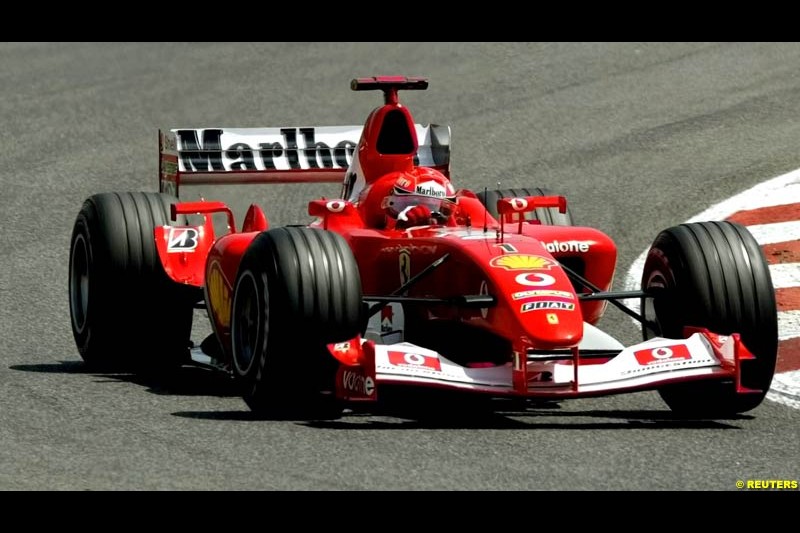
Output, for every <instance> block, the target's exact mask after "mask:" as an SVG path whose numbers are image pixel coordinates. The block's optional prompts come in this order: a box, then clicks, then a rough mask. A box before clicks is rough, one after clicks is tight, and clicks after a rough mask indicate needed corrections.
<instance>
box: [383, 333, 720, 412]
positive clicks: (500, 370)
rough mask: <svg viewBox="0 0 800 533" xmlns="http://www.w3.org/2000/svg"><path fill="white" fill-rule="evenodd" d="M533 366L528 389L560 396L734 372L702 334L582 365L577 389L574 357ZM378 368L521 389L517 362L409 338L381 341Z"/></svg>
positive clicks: (471, 386)
mask: <svg viewBox="0 0 800 533" xmlns="http://www.w3.org/2000/svg"><path fill="white" fill-rule="evenodd" d="M595 340H597V339H595ZM733 343H734V340H733V339H732V338H728V339H727V340H726V341H725V344H724V345H723V348H722V351H723V353H725V352H728V353H732V350H733ZM590 344H595V343H594V342H592V343H590ZM597 344H603V343H597ZM560 355H563V354H560ZM527 365H528V381H529V383H528V392H530V393H536V392H543V393H547V392H553V393H554V394H553V395H554V396H557V395H558V394H557V393H558V392H559V391H573V392H576V393H578V394H581V393H587V394H590V393H602V392H613V391H617V390H619V391H621V390H625V389H645V388H649V387H654V386H656V385H658V384H659V383H665V382H672V381H679V380H682V379H690V378H698V377H702V376H709V377H710V376H713V375H717V374H718V375H720V376H727V375H730V370H724V369H723V368H722V364H721V362H720V360H719V359H718V358H717V357H716V356H715V355H714V350H713V348H712V346H711V344H710V342H709V341H708V340H707V339H706V337H705V336H703V335H702V334H700V333H695V334H693V335H692V336H691V337H689V338H688V339H681V340H676V339H664V338H660V337H656V338H654V339H651V340H649V341H646V342H643V343H640V344H635V345H633V346H630V347H628V348H624V349H622V350H621V352H620V353H619V355H617V356H616V357H614V358H613V359H611V360H609V361H608V362H605V363H602V364H599V363H598V364H581V365H580V366H579V367H578V387H577V390H575V389H574V388H573V386H574V384H573V379H574V375H575V374H574V366H573V363H572V361H563V360H561V361H546V360H545V361H542V360H541V356H540V355H538V354H537V360H536V361H528V363H527ZM375 368H376V371H377V382H378V385H380V384H381V383H391V384H414V385H428V386H432V387H440V388H452V389H466V390H473V391H476V392H487V393H495V394H501V395H505V394H508V395H511V394H515V391H514V389H513V386H512V370H513V369H512V364H511V363H507V364H505V365H503V366H488V367H485V368H466V367H463V366H461V365H458V364H456V363H454V362H452V361H450V360H449V359H447V358H446V357H444V356H442V355H441V354H438V353H437V352H434V351H433V350H428V349H425V348H422V347H419V346H416V345H414V344H411V343H406V342H401V343H397V344H388V345H376V346H375ZM545 395H546V394H545Z"/></svg>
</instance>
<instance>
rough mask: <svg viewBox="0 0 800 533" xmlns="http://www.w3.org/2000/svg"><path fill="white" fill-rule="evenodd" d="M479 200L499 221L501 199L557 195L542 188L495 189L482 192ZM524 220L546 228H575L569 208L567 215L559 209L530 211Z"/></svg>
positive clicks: (548, 208)
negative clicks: (499, 201) (498, 204)
mask: <svg viewBox="0 0 800 533" xmlns="http://www.w3.org/2000/svg"><path fill="white" fill-rule="evenodd" d="M477 196H478V199H479V200H480V201H481V203H482V204H483V205H484V207H486V210H487V211H489V214H490V215H492V216H493V217H494V218H496V219H498V220H499V217H500V215H499V213H498V212H497V200H500V199H501V198H515V197H524V196H556V194H555V193H553V192H551V191H550V190H549V189H543V188H541V187H531V188H523V189H495V190H489V191H481V192H479V193H477ZM523 215H524V219H525V220H528V221H535V220H538V221H539V222H541V223H542V224H544V225H546V226H573V225H574V224H573V222H572V214H571V213H570V212H569V208H567V212H566V213H559V211H558V208H557V207H542V208H539V209H535V210H533V211H528V212H526V213H524V214H523Z"/></svg>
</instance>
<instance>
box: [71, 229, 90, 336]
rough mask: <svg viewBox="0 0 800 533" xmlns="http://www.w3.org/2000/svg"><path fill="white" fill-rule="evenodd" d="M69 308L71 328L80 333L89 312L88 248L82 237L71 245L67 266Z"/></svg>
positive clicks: (77, 238) (79, 236)
mask: <svg viewBox="0 0 800 533" xmlns="http://www.w3.org/2000/svg"><path fill="white" fill-rule="evenodd" d="M69 308H70V311H71V312H72V313H71V314H72V327H73V328H75V331H77V332H78V333H82V332H83V330H84V328H85V327H86V317H87V315H88V311H89V248H88V247H87V246H86V239H85V238H84V236H83V235H78V236H77V237H76V238H75V241H74V242H73V244H72V259H71V261H70V265H69Z"/></svg>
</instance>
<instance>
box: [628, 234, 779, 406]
mask: <svg viewBox="0 0 800 533" xmlns="http://www.w3.org/2000/svg"><path fill="white" fill-rule="evenodd" d="M642 288H643V289H644V290H646V291H650V292H652V293H653V294H655V298H653V300H652V302H651V303H650V304H648V302H647V299H645V301H643V309H644V314H645V317H646V318H647V319H648V321H654V326H653V328H652V329H650V328H643V333H644V337H645V339H647V338H650V337H652V336H655V335H661V336H664V337H668V338H682V337H683V335H682V329H683V327H684V326H698V327H706V328H708V329H710V330H711V331H714V332H716V333H720V334H730V333H734V332H738V333H740V334H741V335H742V341H743V342H744V344H745V346H746V347H747V349H748V350H750V352H752V353H753V355H755V357H756V359H755V360H752V361H744V362H743V363H742V384H743V385H744V386H746V387H749V388H752V389H758V390H761V391H762V392H761V393H759V394H746V395H740V394H737V393H736V391H735V387H734V384H733V383H732V382H719V383H711V382H690V383H681V384H676V385H671V386H668V387H664V388H662V389H661V390H659V393H660V394H661V397H662V398H663V399H664V401H665V402H666V403H667V405H669V407H670V408H671V409H672V410H673V411H676V412H678V413H681V414H684V415H688V416H726V415H734V414H737V413H743V412H745V411H749V410H751V409H753V408H755V407H757V406H758V405H759V404H760V403H761V402H762V401H763V399H764V396H765V395H766V393H767V391H768V390H769V386H770V383H771V382H772V376H773V374H774V373H775V363H776V359H777V353H778V318H777V308H776V303H775V291H774V289H773V286H772V279H771V277H770V273H769V268H768V265H767V262H766V259H765V258H764V253H763V251H762V250H761V247H760V246H759V244H758V243H757V242H756V240H755V239H754V238H753V236H752V234H751V233H750V232H749V231H748V230H747V229H746V228H745V227H743V226H741V225H739V224H735V223H731V222H700V223H693V224H682V225H680V226H675V227H672V228H669V229H667V230H664V231H662V232H661V233H660V234H659V235H658V237H656V239H655V241H654V242H653V245H652V246H651V248H650V251H649V253H648V255H647V259H646V261H645V265H644V271H643V274H642Z"/></svg>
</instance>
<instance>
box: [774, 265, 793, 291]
mask: <svg viewBox="0 0 800 533" xmlns="http://www.w3.org/2000/svg"><path fill="white" fill-rule="evenodd" d="M769 274H770V276H772V285H773V286H774V287H775V288H776V289H785V288H787V287H800V263H780V264H777V265H770V266H769Z"/></svg>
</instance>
